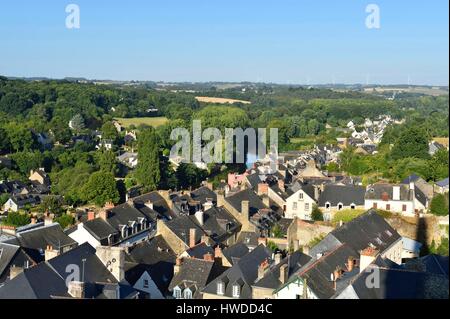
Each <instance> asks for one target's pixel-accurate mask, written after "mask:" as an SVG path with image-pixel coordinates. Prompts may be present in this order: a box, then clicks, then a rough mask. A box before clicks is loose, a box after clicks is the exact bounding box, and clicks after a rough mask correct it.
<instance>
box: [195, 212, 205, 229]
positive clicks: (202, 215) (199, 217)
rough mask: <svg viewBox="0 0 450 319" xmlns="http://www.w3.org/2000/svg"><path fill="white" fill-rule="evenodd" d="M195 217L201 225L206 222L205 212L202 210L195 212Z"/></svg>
mask: <svg viewBox="0 0 450 319" xmlns="http://www.w3.org/2000/svg"><path fill="white" fill-rule="evenodd" d="M195 219H197V222H198V224H199V225H200V226H203V225H204V224H205V213H203V211H202V210H199V211H197V212H196V213H195Z"/></svg>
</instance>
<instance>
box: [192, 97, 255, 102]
mask: <svg viewBox="0 0 450 319" xmlns="http://www.w3.org/2000/svg"><path fill="white" fill-rule="evenodd" d="M195 98H196V99H197V101H199V102H203V103H216V104H234V103H242V104H251V102H249V101H243V100H234V99H224V98H221V97H208V96H196V97H195Z"/></svg>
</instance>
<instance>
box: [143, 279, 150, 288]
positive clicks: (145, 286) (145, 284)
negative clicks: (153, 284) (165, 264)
mask: <svg viewBox="0 0 450 319" xmlns="http://www.w3.org/2000/svg"><path fill="white" fill-rule="evenodd" d="M148 285H149V284H148V279H144V288H148Z"/></svg>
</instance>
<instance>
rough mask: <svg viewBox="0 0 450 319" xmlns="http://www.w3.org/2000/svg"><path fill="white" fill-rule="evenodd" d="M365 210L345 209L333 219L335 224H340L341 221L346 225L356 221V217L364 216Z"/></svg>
mask: <svg viewBox="0 0 450 319" xmlns="http://www.w3.org/2000/svg"><path fill="white" fill-rule="evenodd" d="M364 212H365V211H364V210H361V209H344V210H340V211H338V212H336V214H335V215H334V217H333V222H334V223H339V222H340V221H342V222H344V223H348V222H350V221H352V220H353V219H355V218H356V217H358V216H360V215H362V214H364Z"/></svg>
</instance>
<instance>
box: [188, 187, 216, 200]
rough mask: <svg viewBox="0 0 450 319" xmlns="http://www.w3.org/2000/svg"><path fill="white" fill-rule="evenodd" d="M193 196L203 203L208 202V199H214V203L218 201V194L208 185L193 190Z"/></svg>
mask: <svg viewBox="0 0 450 319" xmlns="http://www.w3.org/2000/svg"><path fill="white" fill-rule="evenodd" d="M191 198H192V199H193V200H196V201H199V202H200V203H201V204H204V203H206V202H207V200H208V199H212V201H213V203H214V202H217V194H216V193H215V192H213V191H212V190H210V189H209V188H208V187H206V186H203V187H200V188H198V189H196V190H194V191H192V192H191Z"/></svg>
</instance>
